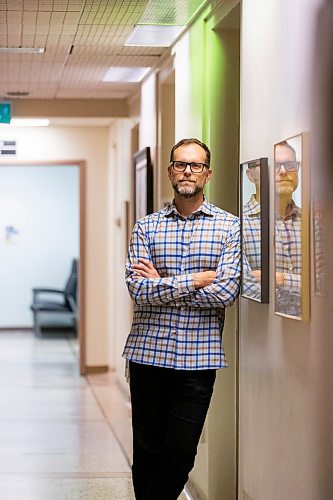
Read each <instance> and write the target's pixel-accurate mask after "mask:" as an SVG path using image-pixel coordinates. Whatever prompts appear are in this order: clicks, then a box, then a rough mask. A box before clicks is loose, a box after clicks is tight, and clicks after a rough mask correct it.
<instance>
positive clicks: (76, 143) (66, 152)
mask: <svg viewBox="0 0 333 500" xmlns="http://www.w3.org/2000/svg"><path fill="white" fill-rule="evenodd" d="M1 139H13V140H16V141H17V156H16V158H15V159H16V160H17V161H20V162H21V161H27V162H31V161H36V162H42V161H66V162H71V161H75V160H85V161H86V162H87V172H86V177H87V179H86V180H87V186H86V203H87V210H86V229H87V232H86V264H87V267H86V269H85V280H86V304H87V311H86V362H87V365H88V366H99V365H106V364H107V363H108V359H107V348H106V346H107V335H106V331H107V328H106V327H107V304H108V296H107V286H106V279H105V271H106V268H107V237H106V235H107V210H106V207H107V189H106V186H107V166H108V156H107V153H108V128H107V127H45V128H42V127H41V128H28V127H24V128H9V127H6V128H4V127H3V128H1Z"/></svg>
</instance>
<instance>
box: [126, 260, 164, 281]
mask: <svg viewBox="0 0 333 500" xmlns="http://www.w3.org/2000/svg"><path fill="white" fill-rule="evenodd" d="M132 269H133V271H134V272H135V275H134V277H135V278H140V277H141V278H160V275H159V274H158V272H157V271H156V269H155V267H154V266H153V264H152V263H151V262H149V260H147V259H142V258H140V259H139V264H133V266H132Z"/></svg>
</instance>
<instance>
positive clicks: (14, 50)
mask: <svg viewBox="0 0 333 500" xmlns="http://www.w3.org/2000/svg"><path fill="white" fill-rule="evenodd" d="M0 52H6V53H7V54H43V53H44V52H45V47H39V48H35V47H0Z"/></svg>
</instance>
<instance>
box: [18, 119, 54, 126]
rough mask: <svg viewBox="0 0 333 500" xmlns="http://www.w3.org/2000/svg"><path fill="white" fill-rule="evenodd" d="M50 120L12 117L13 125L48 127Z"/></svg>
mask: <svg viewBox="0 0 333 500" xmlns="http://www.w3.org/2000/svg"><path fill="white" fill-rule="evenodd" d="M48 125H50V120H48V119H47V118H12V119H11V120H10V126H11V127H47V126H48Z"/></svg>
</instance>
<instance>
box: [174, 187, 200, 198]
mask: <svg viewBox="0 0 333 500" xmlns="http://www.w3.org/2000/svg"><path fill="white" fill-rule="evenodd" d="M172 187H173V189H174V190H175V191H176V193H177V194H179V195H180V196H182V197H183V198H192V197H193V196H196V195H197V194H199V193H201V191H202V187H200V186H195V188H194V189H193V188H190V187H180V186H179V185H178V184H174V185H173V186H172Z"/></svg>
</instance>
